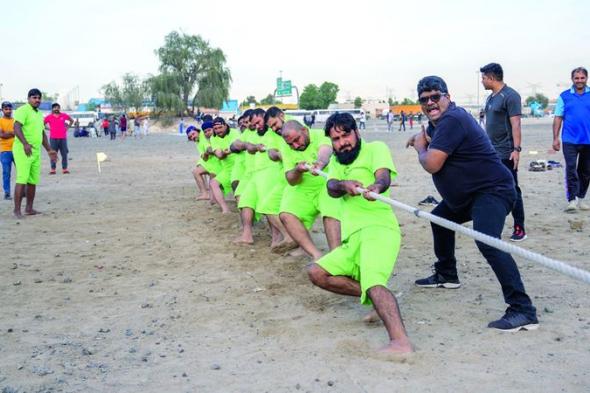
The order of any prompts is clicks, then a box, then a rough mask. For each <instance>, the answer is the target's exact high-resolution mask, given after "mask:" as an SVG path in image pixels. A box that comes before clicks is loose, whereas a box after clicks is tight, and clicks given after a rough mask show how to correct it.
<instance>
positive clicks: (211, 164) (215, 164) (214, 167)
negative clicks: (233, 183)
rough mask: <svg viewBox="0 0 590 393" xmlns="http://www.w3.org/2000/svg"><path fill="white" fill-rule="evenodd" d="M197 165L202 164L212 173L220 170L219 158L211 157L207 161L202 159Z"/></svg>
mask: <svg viewBox="0 0 590 393" xmlns="http://www.w3.org/2000/svg"><path fill="white" fill-rule="evenodd" d="M197 165H200V166H202V167H203V168H204V169H205V170H206V171H207V172H208V173H209V174H210V175H215V174H216V173H217V172H219V169H220V165H219V161H218V160H212V159H209V160H207V161H205V160H203V159H200V160H199V162H197Z"/></svg>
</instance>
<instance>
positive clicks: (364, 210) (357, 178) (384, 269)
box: [307, 113, 412, 353]
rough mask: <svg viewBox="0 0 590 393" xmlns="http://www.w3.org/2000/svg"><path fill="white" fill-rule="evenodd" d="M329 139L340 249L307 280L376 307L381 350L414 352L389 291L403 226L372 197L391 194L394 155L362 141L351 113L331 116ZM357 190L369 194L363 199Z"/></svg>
mask: <svg viewBox="0 0 590 393" xmlns="http://www.w3.org/2000/svg"><path fill="white" fill-rule="evenodd" d="M325 134H326V136H329V137H330V139H331V142H332V148H333V149H334V155H335V156H334V157H332V159H331V161H330V172H329V177H328V178H329V180H328V186H327V188H328V193H329V194H330V196H331V197H333V198H340V200H341V203H342V206H341V209H342V210H341V212H342V214H341V226H342V245H341V246H339V247H337V248H335V249H334V250H332V251H331V252H330V253H328V254H326V255H325V256H323V257H322V258H320V259H319V260H317V261H316V262H315V263H312V264H310V265H309V266H308V270H307V272H308V274H309V278H310V279H311V282H312V283H314V284H315V285H317V286H319V287H320V288H323V289H326V290H328V291H330V292H334V293H338V294H341V295H348V296H356V297H360V300H361V303H362V304H366V305H370V304H372V305H373V307H374V310H375V312H376V314H377V315H378V316H379V318H381V320H382V321H383V323H384V324H385V328H386V329H387V333H388V335H389V343H388V344H387V345H386V346H385V347H384V348H383V349H382V351H384V352H393V353H409V352H412V345H411V343H410V340H409V338H408V335H407V333H406V329H405V327H404V324H403V321H402V318H401V315H400V311H399V307H398V305H397V301H396V299H395V296H394V295H393V293H391V291H389V289H387V281H388V280H389V278H390V276H391V273H392V271H393V267H394V265H395V260H396V258H397V254H398V252H399V248H400V244H401V234H400V229H399V225H398V223H397V219H396V218H395V215H394V214H393V211H392V210H391V207H390V206H389V205H386V204H384V203H381V202H375V200H374V199H373V198H372V197H371V196H370V195H369V192H375V193H377V194H382V195H385V196H387V195H388V194H389V185H390V183H391V177H392V176H395V175H396V174H397V173H396V170H395V167H394V165H393V162H392V160H391V154H390V152H389V149H388V148H387V146H386V145H385V144H384V143H383V142H379V141H377V142H365V141H363V140H361V138H360V134H359V131H358V129H357V125H356V122H355V120H354V118H353V117H352V115H350V114H349V113H335V114H333V115H332V116H330V118H328V121H327V122H326V127H325ZM359 187H363V188H365V189H367V190H368V191H367V192H365V193H364V194H362V195H361V193H360V192H359V190H358V188H359ZM372 318H374V315H373V316H372Z"/></svg>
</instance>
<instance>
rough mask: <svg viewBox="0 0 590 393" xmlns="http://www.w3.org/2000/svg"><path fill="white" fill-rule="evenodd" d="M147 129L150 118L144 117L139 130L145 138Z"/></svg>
mask: <svg viewBox="0 0 590 393" xmlns="http://www.w3.org/2000/svg"><path fill="white" fill-rule="evenodd" d="M149 128H150V118H149V117H144V118H143V122H142V124H141V129H142V133H143V135H144V136H147V134H148V131H149Z"/></svg>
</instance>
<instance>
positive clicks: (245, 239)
mask: <svg viewBox="0 0 590 393" xmlns="http://www.w3.org/2000/svg"><path fill="white" fill-rule="evenodd" d="M232 243H233V244H239V245H251V244H254V239H253V238H252V236H244V235H242V236H238V237H236V238H235V239H234V240H233V241H232Z"/></svg>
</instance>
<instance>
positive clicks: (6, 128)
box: [0, 101, 14, 200]
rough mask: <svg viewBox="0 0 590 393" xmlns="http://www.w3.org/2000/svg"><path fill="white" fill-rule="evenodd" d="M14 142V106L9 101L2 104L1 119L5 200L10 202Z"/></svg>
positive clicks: (0, 152) (0, 148) (0, 147)
mask: <svg viewBox="0 0 590 393" xmlns="http://www.w3.org/2000/svg"><path fill="white" fill-rule="evenodd" d="M13 142H14V119H13V118H12V104H11V103H10V102H8V101H5V102H3V103H2V118H0V160H1V161H2V187H3V189H4V199H5V200H10V199H12V197H11V196H10V176H11V174H12V165H13V164H14V157H13V156H12V143H13Z"/></svg>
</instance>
